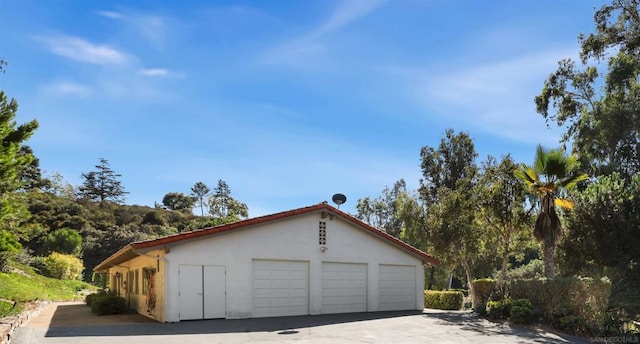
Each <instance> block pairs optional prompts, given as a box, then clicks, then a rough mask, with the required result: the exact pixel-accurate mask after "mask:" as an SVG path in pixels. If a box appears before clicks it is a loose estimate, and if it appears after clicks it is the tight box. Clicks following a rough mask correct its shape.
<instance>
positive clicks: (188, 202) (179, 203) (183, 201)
mask: <svg viewBox="0 0 640 344" xmlns="http://www.w3.org/2000/svg"><path fill="white" fill-rule="evenodd" d="M195 202H196V200H195V199H194V198H193V197H191V196H187V195H185V194H183V193H182V192H169V193H167V194H166V195H164V197H163V198H162V204H164V205H165V206H166V207H167V208H169V209H171V210H185V209H188V210H189V211H191V209H192V208H193V206H194V204H195Z"/></svg>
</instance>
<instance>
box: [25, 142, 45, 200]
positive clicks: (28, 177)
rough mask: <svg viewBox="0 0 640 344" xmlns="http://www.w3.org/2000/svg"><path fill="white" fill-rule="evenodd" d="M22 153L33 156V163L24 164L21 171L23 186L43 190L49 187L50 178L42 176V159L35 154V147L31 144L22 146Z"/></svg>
mask: <svg viewBox="0 0 640 344" xmlns="http://www.w3.org/2000/svg"><path fill="white" fill-rule="evenodd" d="M20 154H21V155H24V156H31V157H32V159H31V163H29V164H28V165H25V166H23V168H22V170H21V171H20V179H21V181H22V188H23V189H24V190H36V189H38V190H42V189H45V188H47V187H48V185H47V183H48V180H46V179H44V178H43V177H42V171H41V170H40V159H38V158H37V157H36V156H35V155H34V154H33V149H31V147H29V146H22V147H21V148H20Z"/></svg>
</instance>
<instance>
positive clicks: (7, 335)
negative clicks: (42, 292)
mask: <svg viewBox="0 0 640 344" xmlns="http://www.w3.org/2000/svg"><path fill="white" fill-rule="evenodd" d="M48 304H49V301H35V302H31V303H28V304H26V305H25V306H24V310H23V311H22V313H20V314H19V315H16V316H10V317H5V318H0V336H2V337H0V344H11V336H13V333H14V332H15V330H16V329H17V328H18V327H20V326H22V324H24V323H26V322H27V321H29V319H31V318H33V317H34V316H36V315H38V314H39V313H40V312H42V310H43V309H44V308H45V307H46V306H47V305H48Z"/></svg>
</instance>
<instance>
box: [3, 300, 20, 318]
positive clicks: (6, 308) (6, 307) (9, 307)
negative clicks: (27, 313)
mask: <svg viewBox="0 0 640 344" xmlns="http://www.w3.org/2000/svg"><path fill="white" fill-rule="evenodd" d="M20 312H22V305H21V304H20V303H16V304H15V305H14V303H13V302H7V301H0V318H1V317H6V316H10V315H16V314H19V313H20Z"/></svg>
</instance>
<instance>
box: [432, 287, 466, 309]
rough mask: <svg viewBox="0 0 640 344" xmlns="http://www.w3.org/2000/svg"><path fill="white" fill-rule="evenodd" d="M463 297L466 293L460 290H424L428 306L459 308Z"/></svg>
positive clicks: (434, 307)
mask: <svg viewBox="0 0 640 344" xmlns="http://www.w3.org/2000/svg"><path fill="white" fill-rule="evenodd" d="M463 299H464V295H463V294H462V292H460V291H438V290H425V291H424V305H425V307H427V308H433V309H444V310H459V309H460V308H462V300H463Z"/></svg>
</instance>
